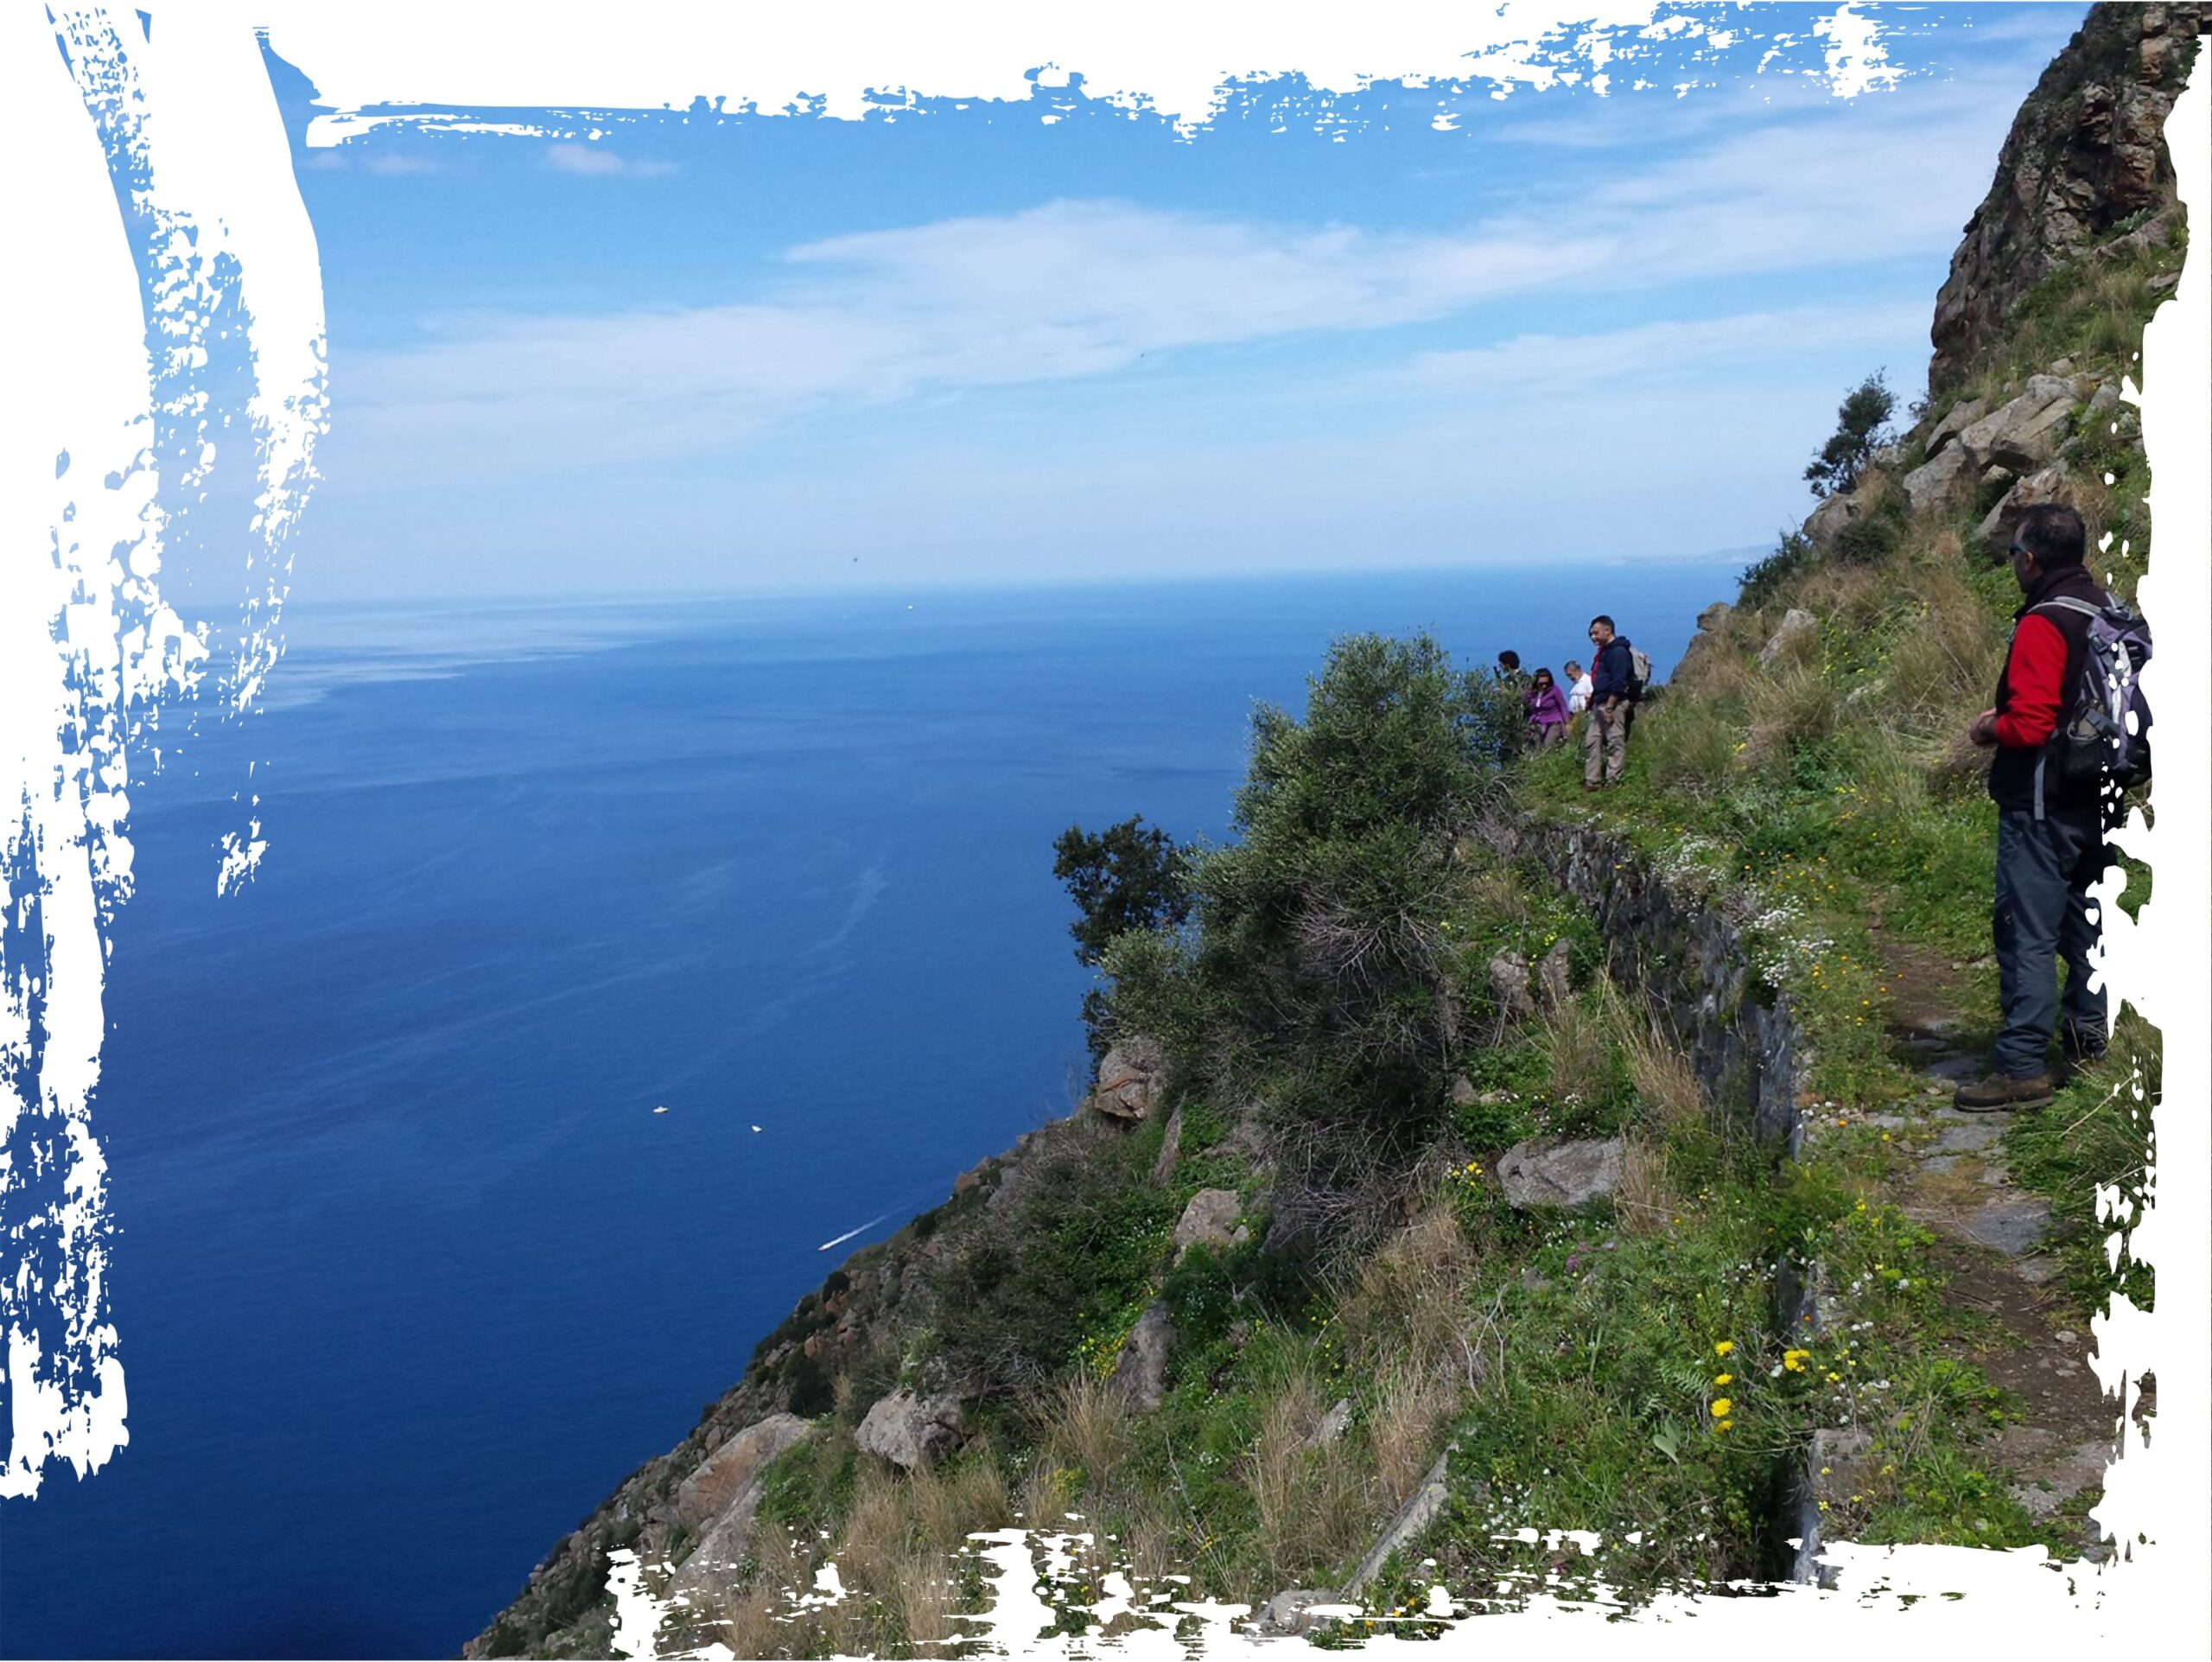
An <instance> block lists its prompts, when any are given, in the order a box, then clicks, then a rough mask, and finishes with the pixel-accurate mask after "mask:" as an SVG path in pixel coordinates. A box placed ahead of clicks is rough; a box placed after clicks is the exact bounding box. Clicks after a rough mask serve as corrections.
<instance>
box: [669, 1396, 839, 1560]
mask: <svg viewBox="0 0 2212 1662" xmlns="http://www.w3.org/2000/svg"><path fill="white" fill-rule="evenodd" d="M814 1430H815V1428H814V1427H813V1426H811V1425H810V1424H809V1423H807V1422H806V1421H804V1420H803V1419H800V1418H799V1417H798V1416H796V1415H793V1414H771V1415H770V1416H769V1417H767V1418H766V1419H765V1420H762V1421H760V1423H758V1424H755V1425H750V1426H747V1428H746V1429H745V1430H742V1431H741V1432H739V1433H738V1434H737V1436H734V1437H732V1438H731V1439H730V1440H729V1441H728V1442H725V1443H724V1444H722V1446H721V1448H720V1449H716V1450H715V1453H714V1454H713V1455H711V1456H709V1459H708V1460H707V1462H706V1463H705V1464H704V1465H702V1466H701V1467H700V1468H698V1470H696V1471H695V1472H693V1473H692V1474H691V1475H690V1477H688V1478H686V1479H684V1481H683V1483H682V1484H680V1485H679V1486H678V1487H677V1491H676V1500H675V1501H674V1503H673V1505H672V1506H671V1508H670V1510H671V1512H673V1513H674V1518H675V1521H676V1522H677V1523H678V1524H680V1525H683V1527H684V1528H686V1529H689V1530H690V1531H694V1532H695V1533H696V1535H697V1537H698V1542H699V1544H698V1545H697V1546H696V1547H695V1548H693V1549H692V1552H691V1556H690V1557H688V1558H686V1559H685V1560H684V1561H683V1568H682V1569H681V1570H679V1571H678V1572H677V1576H676V1579H675V1580H674V1581H673V1582H671V1584H670V1591H671V1593H672V1594H674V1595H677V1596H679V1597H681V1596H685V1595H694V1594H696V1593H701V1592H704V1591H706V1590H708V1589H709V1588H710V1587H712V1586H714V1585H716V1584H718V1583H719V1582H722V1581H725V1580H726V1579H727V1578H728V1576H730V1575H731V1574H733V1573H734V1570H736V1568H737V1566H738V1565H739V1564H740V1563H743V1562H744V1559H745V1555H746V1551H747V1548H748V1547H749V1545H750V1544H751V1541H752V1534H753V1517H754V1515H755V1514H756V1513H757V1512H759V1511H760V1497H761V1494H762V1493H763V1491H764V1489H765V1488H766V1477H767V1470H768V1466H769V1463H770V1462H771V1461H773V1460H774V1459H775V1458H776V1456H777V1455H780V1454H782V1453H783V1452H784V1451H785V1449H789V1448H791V1447H792V1446H793V1445H795V1444H797V1443H800V1442H804V1441H805V1440H806V1439H807V1438H808V1437H810V1436H812V1435H813V1434H814Z"/></svg>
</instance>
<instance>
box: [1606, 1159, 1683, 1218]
mask: <svg viewBox="0 0 2212 1662" xmlns="http://www.w3.org/2000/svg"><path fill="white" fill-rule="evenodd" d="M1680 1199H1681V1197H1680V1196H1678V1195H1677V1194H1675V1191H1674V1188H1673V1187H1672V1186H1671V1185H1670V1184H1669V1182H1668V1181H1667V1151H1666V1149H1664V1148H1662V1147H1660V1146H1658V1145H1657V1144H1655V1143H1648V1142H1645V1141H1644V1140H1643V1139H1642V1138H1640V1137H1632V1138H1630V1141H1629V1145H1628V1148H1627V1150H1626V1151H1625V1152H1624V1154H1623V1156H1622V1157H1621V1181H1620V1187H1619V1188H1617V1189H1616V1190H1614V1191H1613V1215H1614V1217H1615V1219H1617V1220H1618V1222H1619V1224H1620V1226H1621V1228H1622V1230H1623V1231H1624V1232H1626V1233H1628V1234H1630V1235H1656V1234H1659V1233H1662V1232H1663V1231H1664V1230H1665V1229H1666V1227H1667V1220H1668V1219H1669V1218H1672V1217H1673V1216H1675V1213H1676V1212H1677V1211H1678V1209H1679V1204H1680Z"/></svg>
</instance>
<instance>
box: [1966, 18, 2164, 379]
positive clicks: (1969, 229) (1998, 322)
mask: <svg viewBox="0 0 2212 1662" xmlns="http://www.w3.org/2000/svg"><path fill="white" fill-rule="evenodd" d="M2204 11H2205V8H2204V6H2203V5H2202V4H2199V3H2177V4H2169V5H2147V6H2120V5H2100V6H2094V7H2092V8H2091V9H2090V11H2089V15H2088V18H2087V20H2086V21H2084V22H2083V23H2082V27H2081V29H2079V31H2077V32H2076V33H2075V36H2074V39H2073V40H2072V41H2070V42H2069V43H2068V45H2067V47H2066V48H2065V50H2064V51H2063V52H2061V53H2060V54H2058V56H2057V57H2056V58H2055V59H2053V60H2051V64H2050V67H2049V68H2048V69H2046V70H2044V73H2043V78H2042V80H2039V81H2037V84H2036V89H2035V91H2034V92H2032V93H2031V94H2030V95H2029V97H2028V99H2027V102H2026V103H2024V105H2021V107H2020V112H2019V114H2018V116H2017V117H2016V118H2014V119H2013V122H2012V131H2011V133H2010V134H2009V135H2007V137H2005V147H2004V149H2003V150H2002V151H2000V152H1999V156H1998V159H1997V176H1996V180H1995V182H1994V183H1993V184H1992V185H1991V186H1990V188H1989V194H1988V195H1986V197H1984V198H1983V199H1982V203H1981V206H1980V207H1978V208H1976V209H1975V210H1974V216H1973V217H1972V218H1971V219H1969V220H1967V224H1966V234H1965V238H1964V240H1962V241H1961V243H1960V245H1959V247H1958V252H1956V253H1955V254H1953V255H1952V257H1951V272H1950V277H1948V280H1947V281H1946V282H1945V283H1944V284H1943V287H1942V292H1941V293H1940V294H1939V295H1938V296H1936V322H1935V327H1934V328H1933V329H1932V330H1931V331H1930V336H1931V338H1932V340H1933V341H1934V342H1935V347H1936V358H1935V362H1934V363H1933V365H1931V366H1930V367H1929V385H1930V386H1931V387H1935V388H1938V389H1941V388H1944V387H1948V386H1954V385H1957V384H1958V383H1959V382H1960V381H1962V380H1964V379H1966V378H1967V376H1969V375H1971V374H1972V373H1974V368H1975V366H1976V365H1977V364H1978V363H1979V362H1980V360H1981V359H1982V358H1983V357H1984V356H1985V355H1986V353H1988V352H1989V351H1990V349H1991V348H1992V347H1994V346H1995V345H1996V344H1997V343H1998V342H1999V341H2001V340H2002V339H2003V338H2004V336H2005V333H2006V324H2007V321H2008V318H2009V315H2010V314H2011V311H2012V307H2013V306H2014V305H2015V304H2016V303H2017V302H2018V301H2019V300H2020V298H2021V297H2022V296H2024V295H2025V294H2026V293H2027V292H2028V291H2029V290H2031V289H2032V288H2034V287H2035V285H2036V284H2037V283H2039V282H2041V281H2042V280H2043V279H2044V277H2046V276H2047V275H2049V273H2050V271H2053V270H2055V269H2056V267H2057V266H2059V265H2061V264H2064V263H2065V262H2066V261H2068V260H2070V259H2074V258H2079V257H2080V256H2082V254H2084V253H2086V252H2088V250H2089V249H2091V248H2092V247H2094V245H2097V244H2098V243H2100V242H2101V241H2103V240H2104V239H2106V238H2107V237H2108V236H2109V235H2110V234H2111V233H2112V232H2113V230H2114V229H2115V228H2116V227H2118V226H2120V225H2121V223H2122V222H2123V221H2125V220H2130V219H2133V218H2135V217H2136V216H2138V215H2142V216H2145V223H2144V224H2143V225H2141V226H2139V227H2137V231H2136V232H2133V233H2131V234H2137V235H2139V234H2141V233H2143V232H2150V231H2151V230H2152V224H2151V223H2150V221H2152V220H2156V219H2157V218H2158V216H2159V215H2161V214H2163V213H2170V212H2177V211H2178V210H2177V208H2176V206H2175V194H2174V170H2173V162H2172V160H2171V157H2170V156H2168V155H2167V153H2166V145H2165V139H2164V130H2165V122H2166V117H2167V115H2168V114H2169V113H2170V112H2171V110H2172V109H2173V104H2174V99H2175V97H2176V96H2177V94H2178V93H2179V92H2180V91H2181V89H2182V86H2183V83H2184V81H2185V80H2186V79H2187V76H2188V67H2189V63H2190V59H2191V58H2192V57H2193V55H2194V54H2195V52H2196V44H2197V35H2198V34H2199V32H2200V31H2201V29H2202V26H2203V21H2204ZM2164 230H2165V226H2164V225H2160V226H2158V231H2157V232H2156V235H2158V236H2163V234H2164ZM2149 240H2152V239H2149V238H2146V239H2145V241H2146V243H2147V242H2148V241H2149Z"/></svg>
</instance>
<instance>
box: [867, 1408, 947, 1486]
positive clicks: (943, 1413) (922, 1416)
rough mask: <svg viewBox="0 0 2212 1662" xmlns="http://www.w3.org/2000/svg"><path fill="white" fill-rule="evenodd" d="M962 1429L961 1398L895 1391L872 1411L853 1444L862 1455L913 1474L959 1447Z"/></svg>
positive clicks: (932, 1464) (935, 1462) (869, 1411)
mask: <svg viewBox="0 0 2212 1662" xmlns="http://www.w3.org/2000/svg"><path fill="white" fill-rule="evenodd" d="M961 1428H962V1417H961V1409H960V1399H959V1398H957V1397H950V1396H942V1397H924V1396H919V1395H918V1394H916V1393H915V1392H913V1391H893V1392H892V1393H891V1394H890V1395H889V1396H887V1397H886V1398H883V1399H882V1400H881V1401H880V1402H878V1403H877V1404H875V1406H874V1407H873V1408H871V1409H869V1410H868V1417H867V1418H866V1419H864V1420H862V1421H861V1424H860V1430H858V1431H857V1432H856V1433H855V1434H854V1437H853V1441H854V1442H855V1444H856V1445H858V1447H859V1449H860V1450H861V1453H862V1454H865V1455H880V1456H881V1457H882V1458H883V1459H885V1460H887V1461H890V1462H891V1463H892V1464H893V1465H894V1466H897V1467H899V1468H901V1469H903V1470H906V1471H909V1472H912V1471H918V1470H919V1469H920V1468H923V1467H925V1466H934V1465H936V1464H937V1463H938V1461H940V1460H942V1459H944V1457H945V1455H949V1454H950V1453H951V1452H952V1451H953V1450H954V1449H957V1448H958V1447H959V1446H960V1436H961Z"/></svg>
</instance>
